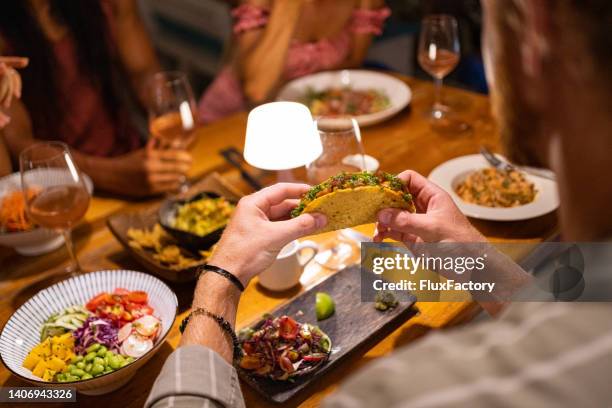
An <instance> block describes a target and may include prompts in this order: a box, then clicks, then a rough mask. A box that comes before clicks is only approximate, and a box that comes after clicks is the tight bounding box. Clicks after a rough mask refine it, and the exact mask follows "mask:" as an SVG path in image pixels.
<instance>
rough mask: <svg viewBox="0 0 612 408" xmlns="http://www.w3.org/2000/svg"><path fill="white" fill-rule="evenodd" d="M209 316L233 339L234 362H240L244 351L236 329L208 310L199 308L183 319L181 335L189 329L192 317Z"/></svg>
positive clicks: (180, 328)
mask: <svg viewBox="0 0 612 408" xmlns="http://www.w3.org/2000/svg"><path fill="white" fill-rule="evenodd" d="M198 315H199V316H207V317H210V318H211V319H213V320H214V321H215V322H217V324H218V325H219V327H221V329H222V330H223V331H224V332H225V333H227V334H228V335H229V336H230V337H231V339H232V344H233V346H234V353H233V355H234V362H238V361H239V360H240V358H241V357H242V349H241V348H240V341H239V340H238V336H236V333H235V332H234V329H232V325H231V324H230V322H228V321H227V320H225V319H224V318H223V317H221V316H219V315H216V314H214V313H212V312H209V311H208V310H206V309H204V308H202V307H198V308H196V309H194V310H192V311H191V313H189V314H188V315H187V317H186V318H184V319H183V321H182V322H181V325H180V327H179V330H180V332H181V334H182V333H183V332H184V331H185V329H186V328H187V324H189V321H190V320H191V317H192V316H198Z"/></svg>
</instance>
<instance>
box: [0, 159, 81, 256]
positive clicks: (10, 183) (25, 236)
mask: <svg viewBox="0 0 612 408" xmlns="http://www.w3.org/2000/svg"><path fill="white" fill-rule="evenodd" d="M45 171H47V172H51V171H59V172H65V171H64V170H45ZM81 174H82V176H83V179H84V180H85V185H86V187H87V191H89V194H91V193H92V192H93V182H92V181H91V179H90V178H89V176H87V175H86V174H83V173H81ZM50 179H53V177H50ZM15 190H21V174H20V173H13V174H9V175H8V176H5V177H2V178H0V204H2V198H3V197H4V195H5V194H7V193H9V192H11V191H15ZM63 243H64V237H63V236H61V235H60V234H59V233H58V232H55V231H52V230H48V229H46V228H35V229H33V230H31V231H24V232H6V233H0V245H3V246H8V247H11V248H15V251H17V252H18V253H20V254H21V255H26V256H35V255H42V254H46V253H47V252H51V251H53V250H55V249H57V248H59V247H60V246H61V245H62V244H63Z"/></svg>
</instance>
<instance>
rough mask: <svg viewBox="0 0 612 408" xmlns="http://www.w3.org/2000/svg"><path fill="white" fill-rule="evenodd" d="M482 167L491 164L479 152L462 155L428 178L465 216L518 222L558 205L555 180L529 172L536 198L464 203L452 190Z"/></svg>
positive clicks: (551, 209) (541, 213) (528, 177)
mask: <svg viewBox="0 0 612 408" xmlns="http://www.w3.org/2000/svg"><path fill="white" fill-rule="evenodd" d="M500 157H501V156H500ZM484 167H490V165H489V163H488V162H487V161H486V160H485V159H484V157H482V156H481V155H480V154H471V155H467V156H461V157H457V158H455V159H452V160H449V161H447V162H444V163H442V164H441V165H439V166H438V167H436V168H435V169H433V171H432V172H431V173H430V174H429V180H431V181H433V182H434V183H436V184H437V185H439V186H440V187H442V188H443V189H444V190H446V191H447V192H448V193H449V194H450V195H451V197H452V198H453V200H454V201H455V203H456V204H457V206H458V207H459V209H460V210H461V211H462V212H463V213H464V214H465V215H467V216H468V217H473V218H480V219H483V220H491V221H518V220H526V219H529V218H535V217H539V216H541V215H544V214H548V213H549V212H552V211H554V210H556V209H557V207H559V195H558V192H557V183H556V182H554V181H553V180H549V179H546V178H542V177H537V176H533V175H530V174H525V177H526V178H527V179H528V180H529V181H530V182H532V183H533V184H534V185H535V188H536V190H537V194H536V197H535V200H534V201H533V202H531V203H529V204H525V205H521V206H518V207H511V208H493V207H485V206H482V205H476V204H469V203H466V202H465V201H463V200H462V199H461V198H459V196H458V195H457V194H456V193H455V187H456V186H457V184H459V183H460V182H461V181H463V180H464V179H465V178H466V177H467V176H468V175H469V174H470V173H471V172H473V171H475V170H480V169H482V168H484Z"/></svg>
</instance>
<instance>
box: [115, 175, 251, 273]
mask: <svg viewBox="0 0 612 408" xmlns="http://www.w3.org/2000/svg"><path fill="white" fill-rule="evenodd" d="M202 191H208V192H213V193H216V194H219V195H220V196H222V197H225V198H227V199H228V200H231V201H238V200H239V199H240V198H241V197H242V193H241V192H240V191H237V190H236V189H235V188H234V187H232V186H231V185H230V184H228V183H227V182H226V181H225V180H224V179H223V178H222V177H221V176H219V174H217V173H212V174H210V175H209V176H208V177H206V178H204V179H203V180H201V181H199V182H198V183H196V184H194V185H193V186H192V187H191V188H190V189H189V191H188V192H187V193H185V197H190V196H193V195H196V194H198V193H200V192H202ZM158 210H159V204H155V205H152V206H151V207H150V208H147V209H145V210H143V211H138V212H121V213H118V214H115V215H112V216H110V217H109V218H108V219H107V221H106V223H107V225H108V228H109V229H110V230H111V232H112V233H113V235H114V236H115V238H117V240H118V241H119V242H120V243H121V245H123V247H124V248H125V250H126V251H128V252H129V253H130V254H131V255H132V256H133V257H134V258H135V259H136V260H137V261H138V262H139V263H140V264H141V265H142V266H143V267H144V268H145V269H146V270H147V271H149V272H151V273H152V274H154V275H157V276H159V277H160V278H162V279H165V280H168V281H172V282H190V281H193V280H195V279H196V278H197V277H198V275H199V269H198V267H197V266H193V267H191V268H187V269H182V270H177V269H173V268H170V267H168V266H166V265H164V264H163V263H161V262H159V261H157V260H156V259H155V258H153V255H152V253H151V252H150V251H147V250H140V249H134V248H132V247H131V246H130V244H129V242H130V239H129V237H128V235H127V232H128V230H129V229H130V228H138V229H151V228H153V227H154V226H155V224H157V222H158V221H159V216H158ZM170 241H171V243H174V244H176V245H179V243H178V242H174V240H173V239H170ZM179 246H180V245H179ZM183 249H185V248H183ZM185 250H186V251H187V249H185ZM187 252H189V251H187Z"/></svg>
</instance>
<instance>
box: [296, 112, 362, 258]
mask: <svg viewBox="0 0 612 408" xmlns="http://www.w3.org/2000/svg"><path fill="white" fill-rule="evenodd" d="M316 124H317V129H318V131H319V135H320V136H321V143H322V145H323V153H322V154H321V156H319V158H317V159H316V160H315V161H314V162H312V163H310V164H309V165H308V166H306V172H307V177H308V182H309V183H311V184H318V183H321V182H322V181H324V180H326V179H328V178H329V177H331V176H334V175H336V174H338V173H340V172H342V171H346V172H356V171H362V170H366V163H365V157H364V150H363V145H362V143H361V131H360V129H359V124H358V123H357V120H355V118H352V117H329V118H319V119H318V120H317V121H316ZM330 244H331V245H332V246H331V247H330V248H328V249H326V250H324V251H321V252H319V253H318V254H317V255H316V256H315V258H314V259H315V262H316V263H318V264H319V265H322V266H324V267H326V268H329V269H332V270H340V269H343V268H345V267H346V266H347V262H348V261H349V260H351V258H352V257H353V253H354V252H355V251H356V250H358V249H359V247H358V246H357V244H356V242H354V241H352V240H350V239H346V238H345V235H344V234H342V233H341V232H340V233H338V234H336V237H334V238H333V239H332V240H331V241H330ZM323 247H325V243H324V244H323Z"/></svg>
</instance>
